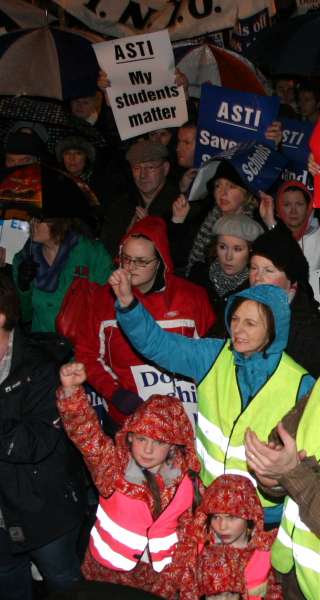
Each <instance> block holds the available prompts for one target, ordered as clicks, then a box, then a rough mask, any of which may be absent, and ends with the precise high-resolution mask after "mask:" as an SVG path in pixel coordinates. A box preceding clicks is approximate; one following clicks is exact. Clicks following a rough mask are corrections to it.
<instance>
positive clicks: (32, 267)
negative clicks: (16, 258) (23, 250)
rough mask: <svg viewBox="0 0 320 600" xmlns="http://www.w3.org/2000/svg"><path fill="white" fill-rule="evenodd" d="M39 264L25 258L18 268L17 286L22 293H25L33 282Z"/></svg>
mask: <svg viewBox="0 0 320 600" xmlns="http://www.w3.org/2000/svg"><path fill="white" fill-rule="evenodd" d="M38 267H39V263H37V262H35V261H34V260H33V258H32V257H30V258H26V259H25V260H23V261H22V262H21V263H20V265H19V266H18V286H19V288H20V290H21V291H22V292H26V291H27V290H28V289H29V288H30V283H31V281H33V280H34V278H35V276H36V274H37V271H38Z"/></svg>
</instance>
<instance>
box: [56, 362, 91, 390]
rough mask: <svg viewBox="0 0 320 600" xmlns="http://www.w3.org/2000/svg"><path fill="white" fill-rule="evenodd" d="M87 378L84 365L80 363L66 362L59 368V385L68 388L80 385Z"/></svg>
mask: <svg viewBox="0 0 320 600" xmlns="http://www.w3.org/2000/svg"><path fill="white" fill-rule="evenodd" d="M86 378H87V374H86V370H85V366H84V365H83V364H82V363H77V362H73V363H68V364H67V365H62V367H61V369H60V381H61V385H62V386H63V387H64V388H65V390H66V389H68V390H71V389H72V388H77V387H79V386H80V385H82V384H83V383H84V382H85V380H86Z"/></svg>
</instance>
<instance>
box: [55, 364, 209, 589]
mask: <svg viewBox="0 0 320 600" xmlns="http://www.w3.org/2000/svg"><path fill="white" fill-rule="evenodd" d="M60 379H61V383H62V387H60V388H59V389H58V392H57V399H58V409H59V411H60V415H61V417H62V421H63V425H64V427H65V430H66V432H67V434H68V436H69V437H70V439H71V440H72V441H73V442H74V444H75V445H76V446H77V448H78V449H79V450H80V452H81V453H82V455H83V457H84V459H85V462H86V464H87V467H88V469H89V471H90V473H91V476H92V478H93V481H94V483H95V485H96V487H97V489H98V491H99V506H98V510H97V516H96V521H95V524H94V526H93V528H92V530H91V535H90V541H89V547H88V549H87V552H86V556H85V559H84V563H83V565H82V572H83V574H84V576H85V578H86V579H89V580H94V581H109V582H111V583H118V584H122V585H129V586H131V587H135V588H139V589H143V590H145V591H148V592H151V593H153V594H157V595H159V596H161V597H164V598H167V599H168V600H175V598H177V597H178V594H179V597H180V599H181V600H195V599H196V597H197V596H196V593H195V589H196V578H195V563H194V560H193V557H194V550H193V548H194V543H192V541H189V538H188V535H187V530H188V528H189V527H191V522H192V519H193V510H192V507H193V503H194V498H195V493H196V490H197V473H198V472H199V470H200V463H199V461H198V459H197V457H196V453H195V448H194V440H193V431H192V425H191V423H190V421H189V419H188V417H187V415H186V414H185V411H184V409H183V405H182V403H181V402H180V400H178V399H177V398H171V397H170V396H160V395H154V396H152V397H151V398H149V400H147V401H146V402H144V403H143V404H142V405H141V406H139V408H138V409H137V410H136V412H135V413H134V415H131V416H130V417H128V418H127V419H126V421H125V423H124V425H123V427H122V429H121V430H120V431H119V432H118V433H117V435H116V438H115V443H114V442H113V441H112V439H111V438H110V437H108V436H107V435H105V434H104V433H103V431H102V429H101V427H100V424H99V421H98V418H97V416H96V414H95V411H94V409H93V408H92V407H91V406H90V405H89V403H88V400H87V397H86V393H85V390H84V388H83V387H82V385H81V384H82V383H83V382H84V381H85V379H86V372H85V368H84V365H83V364H81V363H69V364H67V365H64V366H63V367H61V369H60Z"/></svg>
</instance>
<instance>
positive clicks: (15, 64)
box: [0, 27, 99, 100]
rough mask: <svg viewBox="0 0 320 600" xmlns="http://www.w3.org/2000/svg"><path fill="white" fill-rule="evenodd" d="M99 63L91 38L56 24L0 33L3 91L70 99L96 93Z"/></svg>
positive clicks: (1, 87)
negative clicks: (55, 25)
mask: <svg viewBox="0 0 320 600" xmlns="http://www.w3.org/2000/svg"><path fill="white" fill-rule="evenodd" d="M98 73H99V65H98V62H97V59H96V55H95V53H94V50H93V48H92V45H91V43H90V41H89V40H87V39H85V38H84V37H83V36H81V35H78V34H76V33H71V32H69V31H63V30H60V29H56V28H54V27H40V28H37V29H20V30H18V31H14V32H11V33H7V34H5V35H2V36H1V37H0V94H1V95H15V96H16V95H25V96H42V97H47V98H57V99H59V100H68V99H70V98H76V97H80V96H91V95H94V94H95V92H96V90H97V78H98Z"/></svg>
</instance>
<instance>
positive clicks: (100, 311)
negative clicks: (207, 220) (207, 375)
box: [76, 216, 215, 425]
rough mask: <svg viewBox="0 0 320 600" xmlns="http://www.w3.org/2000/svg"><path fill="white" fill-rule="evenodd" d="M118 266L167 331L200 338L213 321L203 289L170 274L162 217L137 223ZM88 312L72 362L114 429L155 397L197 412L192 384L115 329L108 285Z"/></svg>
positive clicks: (125, 240)
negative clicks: (162, 366)
mask: <svg viewBox="0 0 320 600" xmlns="http://www.w3.org/2000/svg"><path fill="white" fill-rule="evenodd" d="M119 261H120V264H121V266H122V267H123V268H124V269H125V270H126V272H127V273H128V274H129V276H130V280H131V284H132V286H133V289H134V291H135V294H136V296H137V297H138V298H139V299H140V301H141V302H142V303H143V304H144V306H146V308H147V309H148V310H149V311H150V312H151V314H152V315H153V317H154V318H155V319H156V320H157V322H158V323H159V325H160V326H161V327H163V328H164V329H166V330H167V331H172V332H175V333H179V334H181V335H184V336H187V337H199V336H203V335H204V334H205V333H206V332H207V330H208V329H209V327H210V326H211V325H212V324H213V323H214V320H215V317H214V314H213V312H212V309H211V307H210V304H209V300H208V297H207V294H206V292H205V290H204V289H203V288H201V287H200V286H198V285H195V284H193V283H191V282H188V281H185V280H184V279H181V278H180V277H176V276H175V275H174V274H173V268H172V262H171V257H170V254H169V245H168V239H167V235H166V226H165V223H164V221H163V220H162V219H161V218H160V217H152V216H148V217H145V218H143V219H141V220H140V221H139V222H138V223H136V224H135V225H134V227H132V229H131V230H130V231H129V232H128V233H127V234H126V236H125V238H124V239H123V242H122V244H121V246H120V251H119ZM94 293H95V296H94V297H93V302H92V310H91V311H90V313H89V314H88V316H87V319H86V321H85V322H84V323H83V327H82V330H81V331H80V332H79V336H78V338H77V340H76V360H77V361H79V362H82V363H84V364H85V366H86V371H87V374H88V382H89V383H90V384H91V385H92V386H93V387H94V388H95V390H96V391H97V392H98V393H100V394H101V395H102V396H103V397H104V398H105V399H106V401H107V403H108V409H109V416H110V417H111V419H112V420H113V422H114V423H115V424H116V425H120V424H121V423H122V422H123V420H124V418H125V417H126V416H127V415H128V414H130V413H131V412H134V410H135V409H136V407H137V406H138V405H139V404H140V402H141V399H143V400H145V399H147V398H148V397H149V396H151V395H152V394H155V393H161V394H172V395H175V396H178V397H180V398H181V400H183V401H184V403H185V407H186V409H187V412H188V413H189V415H191V414H194V413H195V411H196V393H195V385H194V383H193V381H192V380H187V379H186V378H185V377H180V376H179V375H178V374H175V375H173V374H170V373H168V372H166V371H163V370H160V369H159V368H158V367H157V365H155V364H150V363H149V362H148V361H147V360H146V359H145V358H144V357H143V356H142V354H138V353H137V352H135V350H134V349H133V348H132V346H131V344H130V343H129V341H128V340H127V338H126V337H125V336H124V335H123V333H122V331H121V329H120V328H119V327H118V323H117V320H116V314H115V307H114V302H115V296H114V294H113V291H112V288H111V287H110V286H109V285H106V286H103V287H101V288H100V289H98V288H97V289H96V290H95V292H94Z"/></svg>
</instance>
